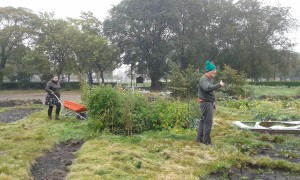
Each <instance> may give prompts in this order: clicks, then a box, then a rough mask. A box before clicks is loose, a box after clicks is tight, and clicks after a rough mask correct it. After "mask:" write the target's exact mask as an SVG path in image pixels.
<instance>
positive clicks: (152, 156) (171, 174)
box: [0, 101, 300, 179]
mask: <svg viewBox="0 0 300 180" xmlns="http://www.w3.org/2000/svg"><path fill="white" fill-rule="evenodd" d="M259 103H260V107H258V109H256V110H255V111H254V110H247V109H235V108H230V107H226V106H223V105H222V103H220V104H219V105H218V106H217V111H216V113H215V118H214V127H213V131H212V134H211V137H212V140H213V143H214V144H215V145H214V146H205V145H202V144H197V143H195V137H196V130H195V129H188V130H187V129H172V130H168V131H167V130H166V131H150V132H145V133H142V134H139V135H134V136H133V137H124V136H117V135H113V134H110V133H109V132H107V131H104V132H102V133H100V134H97V133H94V132H92V131H90V130H89V129H87V128H88V121H78V120H76V119H75V118H74V117H72V118H63V119H62V120H61V121H54V120H53V121H49V120H47V116H46V110H43V111H40V112H37V113H35V114H33V115H30V116H28V117H26V118H24V119H22V120H20V121H17V122H14V123H8V124H4V123H0V179H30V177H31V174H30V167H31V165H32V164H33V163H34V160H35V159H36V158H37V157H39V156H42V155H43V154H45V152H46V151H48V150H49V149H51V148H52V147H53V146H54V144H57V143H60V142H64V141H67V140H70V139H75V140H83V141H85V144H84V145H83V146H82V147H81V149H80V150H79V151H78V152H77V153H76V159H75V161H74V163H73V164H72V166H71V168H70V172H69V174H68V176H67V179H199V178H200V179H205V178H206V177H209V176H210V175H211V174H212V173H215V172H221V171H227V170H229V169H230V168H232V167H240V166H246V165H247V166H251V167H253V168H258V169H259V168H269V169H276V170H277V169H279V170H282V171H285V172H294V173H300V164H299V163H293V162H289V161H288V160H285V159H272V158H271V157H268V156H254V155H255V151H256V150H257V149H261V148H268V149H275V148H276V147H277V146H282V147H286V148H287V149H289V148H290V149H293V150H298V151H299V147H300V141H299V137H297V136H291V135H269V134H259V133H252V132H249V131H241V130H239V129H237V128H235V127H233V126H232V125H231V123H232V121H235V120H259V119H258V118H255V117H256V115H257V113H258V112H260V110H261V112H265V111H267V112H268V111H271V110H272V113H273V114H275V115H276V116H286V117H287V118H290V117H292V116H294V115H295V116H296V115H297V112H299V111H300V107H299V104H297V103H296V105H295V106H293V108H291V109H286V108H284V107H283V106H282V102H280V101H276V102H267V101H259ZM41 107H42V106H41ZM2 111H3V110H2ZM245 178H246V177H245Z"/></svg>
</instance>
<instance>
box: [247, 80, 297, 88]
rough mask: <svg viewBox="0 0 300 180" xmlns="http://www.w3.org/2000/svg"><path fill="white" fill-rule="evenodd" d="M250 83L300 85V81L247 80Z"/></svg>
mask: <svg viewBox="0 0 300 180" xmlns="http://www.w3.org/2000/svg"><path fill="white" fill-rule="evenodd" d="M248 83H249V84H250V85H256V86H288V87H291V86H300V81H295V82H294V81H260V82H248Z"/></svg>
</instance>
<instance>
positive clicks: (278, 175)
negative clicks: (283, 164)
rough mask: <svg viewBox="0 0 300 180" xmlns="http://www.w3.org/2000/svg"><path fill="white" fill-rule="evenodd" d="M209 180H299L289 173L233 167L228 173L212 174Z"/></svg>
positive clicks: (296, 176) (296, 175) (295, 175)
mask: <svg viewBox="0 0 300 180" xmlns="http://www.w3.org/2000/svg"><path fill="white" fill-rule="evenodd" d="M207 179H210V180H212V179H213V180H220V179H229V180H241V179H265V180H279V179H280V180H299V179H300V177H299V175H298V174H291V173H290V172H283V171H279V170H272V169H260V168H255V167H242V168H236V167H233V168H231V169H230V170H228V171H223V172H217V173H214V174H212V175H211V176H210V177H209V178H207Z"/></svg>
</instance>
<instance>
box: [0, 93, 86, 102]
mask: <svg viewBox="0 0 300 180" xmlns="http://www.w3.org/2000/svg"><path fill="white" fill-rule="evenodd" d="M46 94H47V93H46V92H44V91H1V92H0V101H7V100H32V99H39V100H41V101H42V102H43V103H44V102H45V97H46ZM61 99H62V100H69V101H73V102H81V94H80V91H62V92H61Z"/></svg>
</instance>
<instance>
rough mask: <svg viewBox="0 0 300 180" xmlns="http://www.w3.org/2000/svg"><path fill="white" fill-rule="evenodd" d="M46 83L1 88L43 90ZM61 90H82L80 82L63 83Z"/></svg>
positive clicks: (12, 85)
mask: <svg viewBox="0 0 300 180" xmlns="http://www.w3.org/2000/svg"><path fill="white" fill-rule="evenodd" d="M46 84H47V83H46V82H30V83H23V82H4V83H3V84H2V86H1V87H0V89H1V90H15V89H35V90H42V89H45V87H46ZM60 84H61V88H62V89H64V90H77V89H80V83H79V82H61V83H60ZM98 84H99V83H94V85H98ZM104 84H105V85H107V84H110V85H112V86H115V85H117V83H116V82H105V83H104Z"/></svg>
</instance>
